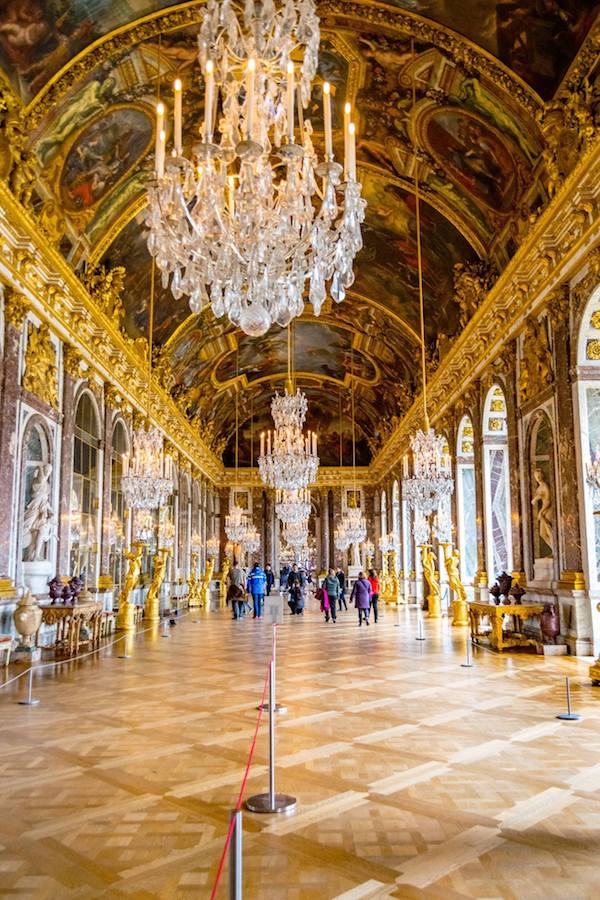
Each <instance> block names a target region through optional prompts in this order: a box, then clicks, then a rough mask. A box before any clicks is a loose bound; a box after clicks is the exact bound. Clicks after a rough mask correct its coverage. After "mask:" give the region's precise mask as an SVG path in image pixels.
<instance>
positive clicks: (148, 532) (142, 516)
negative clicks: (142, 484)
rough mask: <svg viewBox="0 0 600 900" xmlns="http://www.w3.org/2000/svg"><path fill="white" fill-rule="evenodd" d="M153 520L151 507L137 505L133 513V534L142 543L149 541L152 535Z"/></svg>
mask: <svg viewBox="0 0 600 900" xmlns="http://www.w3.org/2000/svg"><path fill="white" fill-rule="evenodd" d="M154 529H155V521H154V514H153V511H152V509H149V508H147V507H138V511H137V512H136V515H135V536H136V538H137V540H138V541H142V542H143V543H144V544H148V543H150V541H151V540H152V538H153V537H154Z"/></svg>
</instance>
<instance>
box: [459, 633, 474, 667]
mask: <svg viewBox="0 0 600 900" xmlns="http://www.w3.org/2000/svg"><path fill="white" fill-rule="evenodd" d="M460 665H461V667H462V668H463V669H472V668H473V660H472V658H471V637H470V636H469V637H467V659H466V661H465V662H464V663H461V664H460Z"/></svg>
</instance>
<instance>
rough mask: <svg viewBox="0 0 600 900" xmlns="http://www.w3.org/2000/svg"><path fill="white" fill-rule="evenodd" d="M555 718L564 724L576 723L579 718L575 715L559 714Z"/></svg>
mask: <svg viewBox="0 0 600 900" xmlns="http://www.w3.org/2000/svg"><path fill="white" fill-rule="evenodd" d="M556 718H557V719H562V720H563V721H564V722H577V721H579V719H580V718H581V716H578V715H577V713H559V715H558V716H557V717H556Z"/></svg>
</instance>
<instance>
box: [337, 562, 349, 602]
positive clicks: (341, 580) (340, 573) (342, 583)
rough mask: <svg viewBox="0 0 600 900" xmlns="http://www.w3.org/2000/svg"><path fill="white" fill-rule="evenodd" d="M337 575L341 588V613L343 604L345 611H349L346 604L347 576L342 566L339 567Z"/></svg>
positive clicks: (339, 597)
mask: <svg viewBox="0 0 600 900" xmlns="http://www.w3.org/2000/svg"><path fill="white" fill-rule="evenodd" d="M335 574H336V578H337V580H338V583H339V586H340V593H339V596H338V599H339V604H340V612H341V609H342V603H343V604H344V609H348V604H347V603H346V576H345V575H344V570H343V569H342V567H341V566H339V567H338V570H337V572H336V573H335Z"/></svg>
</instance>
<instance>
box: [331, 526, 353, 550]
mask: <svg viewBox="0 0 600 900" xmlns="http://www.w3.org/2000/svg"><path fill="white" fill-rule="evenodd" d="M351 543H352V541H351V540H350V538H349V537H348V535H347V533H346V527H345V522H344V521H342V522H340V524H339V525H338V527H337V528H335V529H334V531H333V544H334V547H335V549H336V550H339V551H340V552H342V553H343V552H344V551H345V550H347V549H348V547H349V546H350V544H351Z"/></svg>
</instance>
